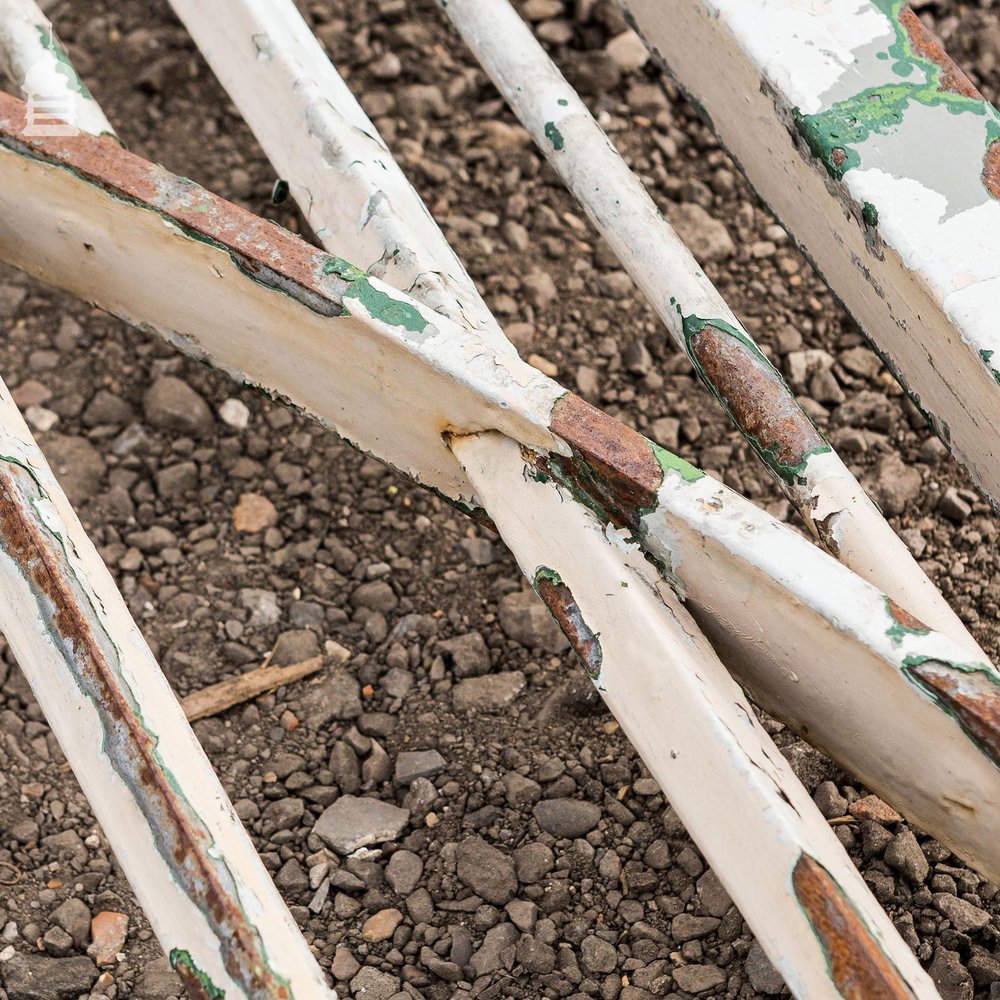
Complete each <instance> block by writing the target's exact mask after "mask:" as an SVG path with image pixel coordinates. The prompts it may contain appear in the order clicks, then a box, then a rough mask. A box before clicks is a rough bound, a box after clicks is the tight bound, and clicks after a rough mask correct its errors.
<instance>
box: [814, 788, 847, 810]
mask: <svg viewBox="0 0 1000 1000" xmlns="http://www.w3.org/2000/svg"><path fill="white" fill-rule="evenodd" d="M813 801H814V802H815V803H816V805H817V807H818V808H819V811H820V812H821V813H822V814H823V818H824V819H835V818H836V817H838V816H845V815H847V799H845V798H844V796H843V795H841V794H840V789H838V788H837V786H836V785H835V784H834V783H833V782H832V781H823V782H821V783H820V785H819V787H818V788H817V789H816V791H815V793H814V794H813Z"/></svg>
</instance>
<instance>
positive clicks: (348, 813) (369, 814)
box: [313, 795, 410, 855]
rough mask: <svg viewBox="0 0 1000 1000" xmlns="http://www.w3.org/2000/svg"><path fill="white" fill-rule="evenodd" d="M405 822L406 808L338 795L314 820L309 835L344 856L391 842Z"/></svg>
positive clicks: (406, 819) (407, 812)
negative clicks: (311, 834)
mask: <svg viewBox="0 0 1000 1000" xmlns="http://www.w3.org/2000/svg"><path fill="white" fill-rule="evenodd" d="M409 822H410V812H409V810H408V809H400V808H399V807H398V806H394V805H392V804H391V803H389V802H382V801H381V800H380V799H371V798H358V797H357V796H355V795H342V796H341V797H340V798H339V799H337V801H336V802H334V803H333V805H332V806H328V807H327V808H326V809H325V810H324V812H323V814H322V815H321V816H320V818H319V819H318V820H316V824H315V826H313V833H315V834H316V836H318V837H319V838H320V840H322V841H323V842H324V843H325V844H327V845H328V846H330V847H332V848H333V849H334V850H335V851H337V852H338V853H339V854H344V855H347V854H352V853H353V852H354V851H356V850H357V849H358V848H359V847H367V846H368V845H369V844H381V843H382V842H383V841H386V840H395V839H396V838H397V837H398V836H399V835H400V834H401V833H402V832H403V830H404V829H405V828H406V825H407V823H409Z"/></svg>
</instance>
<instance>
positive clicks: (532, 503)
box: [452, 434, 938, 1000]
mask: <svg viewBox="0 0 1000 1000" xmlns="http://www.w3.org/2000/svg"><path fill="white" fill-rule="evenodd" d="M452 447H453V448H454V450H455V453H456V454H457V455H458V457H459V459H460V460H461V462H462V465H463V467H464V468H465V470H466V472H467V473H468V475H469V478H470V479H471V480H472V482H473V484H474V485H475V487H476V492H477V494H478V496H479V497H480V498H481V499H482V501H483V503H484V505H485V506H486V508H487V509H488V510H489V511H490V514H491V516H492V517H493V521H494V523H495V524H496V526H497V528H498V529H499V531H500V534H501V535H502V536H503V538H504V541H505V542H507V544H508V546H509V547H510V548H511V550H512V551H513V553H514V555H515V556H516V558H517V560H518V562H519V563H520V566H521V569H522V570H523V572H524V573H525V575H526V576H527V577H528V579H529V580H531V581H532V582H533V584H534V586H535V589H536V590H537V591H538V593H539V595H540V596H541V597H542V599H543V600H544V601H545V602H546V604H547V605H548V607H549V610H550V611H551V612H552V614H553V616H554V617H555V618H556V620H557V621H558V622H559V623H560V625H561V626H562V628H563V631H564V632H565V633H566V635H567V637H568V638H569V639H570V641H571V642H572V644H573V646H574V648H575V649H576V652H577V653H578V655H579V657H580V659H581V661H582V662H583V664H584V666H585V668H586V669H587V672H588V674H589V675H590V677H591V679H592V680H593V682H594V684H595V685H596V687H597V689H598V691H599V692H600V693H601V696H602V697H603V698H604V700H605V701H606V702H607V703H608V706H609V707H610V709H611V711H612V712H613V713H614V715H615V718H617V719H618V721H619V722H620V723H621V725H622V728H623V729H624V731H625V732H626V734H627V735H628V737H629V739H630V740H631V741H632V744H633V746H635V748H636V749H637V750H638V751H639V754H640V755H641V756H642V759H643V760H644V761H645V762H646V764H647V766H648V767H649V768H650V771H651V773H652V774H653V776H654V777H655V778H656V779H657V781H658V782H659V783H660V785H661V787H662V788H663V790H664V793H665V794H666V796H667V798H668V799H669V800H670V803H671V805H673V807H674V808H675V809H676V810H677V813H678V815H679V816H680V817H681V819H682V820H683V821H684V823H685V825H686V826H687V827H688V829H689V830H690V831H692V834H693V836H694V837H695V839H696V841H697V842H698V846H699V848H700V849H701V850H702V852H703V853H704V854H705V856H706V858H707V860H708V862H709V864H711V866H712V867H713V869H714V870H716V871H717V872H718V873H719V874H720V877H721V878H722V879H723V881H724V882H725V883H726V887H727V889H728V890H729V892H730V894H731V895H732V897H733V900H734V901H735V902H736V904H737V906H739V908H740V911H741V912H742V913H743V915H744V916H745V917H746V919H747V920H748V921H749V923H750V925H751V926H752V927H753V929H754V933H755V934H756V935H757V937H758V938H759V940H760V941H761V944H762V945H763V947H764V948H765V949H766V951H767V952H768V954H769V955H771V956H772V958H773V961H774V962H775V964H776V966H777V967H778V968H779V969H780V971H781V973H782V975H783V976H784V978H785V982H786V983H787V984H788V986H789V988H790V989H791V990H792V993H793V994H794V995H795V996H797V997H802V998H805V997H808V998H810V1000H813V998H820V997H829V998H831V1000H833V998H842V997H845V996H856V997H865V998H875V997H883V998H886V1000H888V998H909V997H937V995H938V994H937V991H936V990H935V989H934V986H933V985H932V984H931V982H930V980H929V979H928V977H927V975H926V973H925V972H924V971H923V970H922V969H921V967H920V964H919V963H918V962H917V960H916V958H915V957H914V955H913V953H912V952H911V951H910V949H909V948H908V947H907V946H906V945H905V944H904V943H903V941H902V939H901V938H900V937H899V936H898V934H897V933H896V931H895V929H894V928H893V926H892V924H891V923H890V921H889V919H888V917H887V916H886V915H885V913H884V911H883V910H882V908H881V907H880V906H879V905H878V903H877V902H876V901H875V899H874V897H873V896H872V895H871V892H870V890H869V889H868V887H867V886H866V885H865V883H864V881H863V880H862V878H861V876H860V874H859V873H858V871H857V869H856V868H855V867H854V865H853V864H852V863H851V861H850V859H849V858H848V857H847V854H846V853H845V851H844V849H843V847H842V846H841V844H840V842H839V841H838V840H837V838H836V837H835V836H834V835H833V832H832V831H831V829H830V827H829V826H828V825H827V823H826V821H825V820H824V819H823V818H822V816H821V815H820V814H819V812H818V810H817V809H816V806H815V803H813V801H812V800H811V799H810V797H809V795H808V793H807V792H806V790H805V789H804V788H803V787H802V785H801V784H800V783H799V781H798V779H797V778H796V777H795V775H794V774H793V772H792V769H791V767H790V766H789V765H788V762H787V761H786V760H785V758H784V757H783V756H782V755H781V753H780V752H779V751H778V749H777V747H775V746H774V744H773V743H772V742H771V740H770V738H769V737H768V735H767V734H766V733H765V732H764V730H763V728H762V727H761V726H760V724H759V723H758V722H757V720H756V718H755V716H754V714H753V710H752V709H751V707H750V705H749V703H748V702H747V701H746V698H745V697H744V695H743V693H742V691H740V689H739V687H738V686H737V685H736V683H735V682H734V681H733V679H732V678H731V677H730V675H729V674H728V673H727V672H726V669H725V667H724V666H723V665H722V663H721V662H720V661H719V658H718V656H717V655H716V654H715V652H714V651H713V649H712V647H711V646H710V645H709V644H708V642H707V641H706V639H705V638H704V636H703V635H702V634H701V632H700V630H699V629H698V626H697V625H696V624H695V622H694V621H693V620H692V618H691V616H690V614H689V613H688V612H687V611H686V610H685V608H684V605H683V604H682V602H681V601H680V600H679V598H678V597H677V596H676V595H675V594H674V593H673V591H671V590H670V588H669V587H668V586H667V585H666V584H665V583H664V582H663V580H662V579H660V578H659V577H658V574H657V573H656V571H655V569H654V568H653V567H652V566H650V564H649V563H648V562H647V561H646V559H645V558H644V555H643V553H642V550H641V549H640V548H639V547H638V546H637V545H636V544H635V542H634V541H632V540H630V538H629V535H628V533H627V532H625V531H621V530H617V531H616V530H614V529H609V528H608V527H607V526H606V525H605V524H604V522H603V521H602V520H601V519H600V518H598V517H596V516H595V515H594V513H593V512H592V511H590V510H588V509H587V508H586V507H584V506H582V505H580V504H578V503H575V502H574V500H573V499H572V498H571V497H570V496H568V495H565V494H564V493H563V491H562V489H561V487H559V486H558V484H556V483H555V482H553V481H552V480H549V479H545V478H544V477H540V476H539V475H538V469H537V467H536V465H535V464H534V463H535V459H534V458H533V457H532V456H530V455H526V454H522V452H521V449H520V448H519V447H518V445H517V444H516V443H515V442H513V441H510V440H509V439H503V438H499V436H498V435H486V434H484V435H477V436H472V437H461V438H455V439H453V440H452ZM748 844H754V845H757V849H756V850H755V851H754V852H753V858H752V861H751V862H750V863H749V864H748V863H747V861H748V858H747V855H746V846H747V845H748ZM734 860H738V864H734Z"/></svg>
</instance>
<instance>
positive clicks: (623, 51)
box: [604, 28, 649, 73]
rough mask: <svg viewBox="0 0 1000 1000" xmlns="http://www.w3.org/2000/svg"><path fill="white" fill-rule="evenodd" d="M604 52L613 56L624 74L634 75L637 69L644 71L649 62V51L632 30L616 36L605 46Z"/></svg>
mask: <svg viewBox="0 0 1000 1000" xmlns="http://www.w3.org/2000/svg"><path fill="white" fill-rule="evenodd" d="M604 51H605V52H607V54H608V55H609V56H611V58H612V59H613V60H614V62H615V65H617V66H618V67H619V69H621V71H622V72H623V73H632V72H634V71H635V70H637V69H642V67H643V66H645V65H646V63H647V62H649V49H647V48H646V44H645V42H643V40H642V39H641V38H640V37H639V36H638V35H637V34H636V33H635V32H634V31H632V29H631V28H630V29H628V30H627V31H623V32H622V33H621V34H620V35H615V37H614V38H612V39H611V41H609V42H608V44H607V45H605V46H604Z"/></svg>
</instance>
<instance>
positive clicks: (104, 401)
mask: <svg viewBox="0 0 1000 1000" xmlns="http://www.w3.org/2000/svg"><path fill="white" fill-rule="evenodd" d="M134 417H135V411H134V410H133V409H132V407H131V406H130V405H129V404H128V403H127V402H125V400H124V399H122V398H121V397H120V396H116V395H115V394H114V393H113V392H108V390H107V389H98V390H97V392H96V393H95V394H94V398H93V399H92V400H91V401H90V402H89V403H88V404H87V408H86V409H85V410H84V411H83V414H82V417H81V419H82V420H83V422H84V424H86V426H87V427H100V426H111V427H122V426H124V425H125V424H127V423H129V422H130V421H131V420H132V419H133V418H134Z"/></svg>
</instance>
